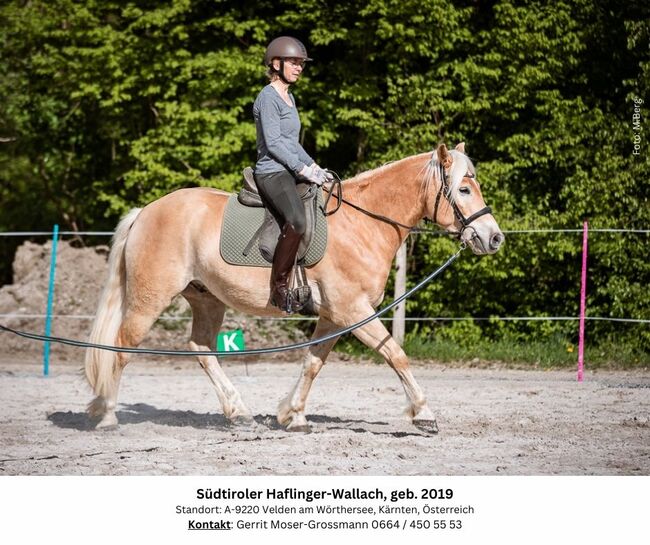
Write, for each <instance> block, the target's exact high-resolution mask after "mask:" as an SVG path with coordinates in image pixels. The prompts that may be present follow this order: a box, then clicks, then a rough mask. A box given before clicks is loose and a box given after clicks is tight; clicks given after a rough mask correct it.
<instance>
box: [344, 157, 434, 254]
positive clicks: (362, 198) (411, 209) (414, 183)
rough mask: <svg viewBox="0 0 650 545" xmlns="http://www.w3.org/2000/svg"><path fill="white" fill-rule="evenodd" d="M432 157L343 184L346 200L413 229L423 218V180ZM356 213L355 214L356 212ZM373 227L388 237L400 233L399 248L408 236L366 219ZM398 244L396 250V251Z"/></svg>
mask: <svg viewBox="0 0 650 545" xmlns="http://www.w3.org/2000/svg"><path fill="white" fill-rule="evenodd" d="M430 158H431V153H423V154H420V155H414V156H412V157H407V158H406V159H402V160H401V161H396V162H395V163H391V164H388V165H385V166H383V167H381V168H379V169H376V170H373V171H370V172H368V173H364V174H362V175H360V176H358V177H356V178H353V179H352V180H350V181H349V182H346V183H345V186H344V187H345V189H344V195H345V197H346V199H348V200H350V201H351V202H353V203H354V204H356V205H358V206H361V207H362V208H364V209H366V210H368V211H370V212H373V213H374V214H378V215H382V216H385V217H387V218H390V219H391V220H393V221H395V222H398V223H401V224H402V225H408V226H415V225H416V224H417V223H418V222H419V221H420V220H421V219H422V217H423V216H424V198H423V188H424V177H425V176H426V174H427V168H426V166H427V164H428V161H429V160H430ZM357 213H358V212H357ZM366 218H367V220H368V221H370V222H372V223H373V227H374V228H376V229H378V230H381V231H383V232H385V233H387V234H391V233H392V234H393V237H392V238H395V237H394V234H395V233H396V232H399V233H400V235H401V237H400V240H399V244H401V243H402V241H403V239H404V238H406V235H408V230H407V229H405V228H400V229H399V230H397V229H396V227H395V226H394V225H391V224H390V223H389V222H382V221H380V220H377V219H373V218H370V217H368V216H366ZM399 244H398V245H397V247H399Z"/></svg>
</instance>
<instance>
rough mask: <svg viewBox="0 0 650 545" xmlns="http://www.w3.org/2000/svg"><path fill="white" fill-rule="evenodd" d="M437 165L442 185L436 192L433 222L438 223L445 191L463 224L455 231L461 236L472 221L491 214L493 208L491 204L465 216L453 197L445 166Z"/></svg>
mask: <svg viewBox="0 0 650 545" xmlns="http://www.w3.org/2000/svg"><path fill="white" fill-rule="evenodd" d="M431 161H433V158H432V159H431ZM437 167H438V173H439V174H440V187H439V188H438V193H437V194H436V204H435V205H434V207H433V217H432V218H431V219H432V221H433V223H438V221H437V220H438V207H439V206H440V197H441V195H442V193H443V191H444V192H445V193H446V194H447V202H448V203H449V205H450V206H451V209H452V210H453V211H454V217H455V218H456V220H457V221H458V223H460V225H461V228H460V231H458V232H454V234H455V235H457V236H458V237H460V236H461V235H462V234H463V231H464V230H465V229H467V227H469V225H470V223H472V222H473V221H474V220H476V219H478V218H480V217H481V216H485V215H486V214H491V213H492V208H490V207H489V206H484V207H483V208H481V209H480V210H479V211H478V212H474V213H473V214H472V215H471V216H469V217H468V218H467V217H465V215H464V214H463V212H462V211H461V209H460V208H459V207H458V204H457V203H456V200H455V199H452V198H451V186H450V184H449V178H448V177H447V173H446V172H445V168H444V167H443V166H442V164H441V163H438V164H437Z"/></svg>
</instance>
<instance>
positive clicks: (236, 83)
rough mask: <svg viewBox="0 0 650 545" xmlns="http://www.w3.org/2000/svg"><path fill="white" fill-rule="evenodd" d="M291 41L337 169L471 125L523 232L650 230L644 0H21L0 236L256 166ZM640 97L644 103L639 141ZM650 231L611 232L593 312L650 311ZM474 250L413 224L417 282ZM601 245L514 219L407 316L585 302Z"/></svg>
mask: <svg viewBox="0 0 650 545" xmlns="http://www.w3.org/2000/svg"><path fill="white" fill-rule="evenodd" d="M281 34H291V35H294V36H297V37H298V38H300V39H302V40H303V41H304V42H305V43H306V44H307V46H308V48H309V52H310V56H312V57H314V58H315V59H316V60H315V62H314V63H311V64H310V65H309V67H308V69H307V70H306V71H305V73H304V75H303V78H302V80H301V82H300V83H299V84H298V85H297V86H296V87H295V89H294V93H295V95H296V98H297V101H298V103H299V105H300V112H301V116H302V121H303V129H304V130H303V136H302V137H303V142H304V145H305V147H306V148H307V150H308V151H309V152H310V153H311V154H312V155H313V156H314V157H315V158H316V159H317V161H318V162H319V163H320V164H322V165H324V166H328V167H330V168H333V169H335V170H337V171H338V172H340V173H341V174H344V175H352V174H355V173H357V172H359V171H361V170H365V169H368V168H372V167H375V166H378V165H380V164H382V163H383V162H385V161H389V160H395V159H398V158H401V157H404V156H406V155H409V154H413V153H417V152H421V151H424V150H427V149H431V148H432V147H433V146H434V145H436V144H437V143H438V142H440V141H446V142H447V143H448V144H452V145H453V144H455V143H456V142H457V141H461V140H466V141H467V149H468V152H469V153H470V155H472V157H473V158H474V160H475V162H476V164H477V165H478V175H479V180H480V181H481V184H482V188H483V193H484V195H485V196H486V198H487V200H488V202H489V204H491V205H492V207H493V209H494V210H495V215H496V217H497V219H498V221H499V222H500V224H501V227H502V228H503V229H506V230H516V229H528V228H579V227H581V225H582V222H583V221H584V220H585V219H587V220H589V222H590V225H591V226H592V227H623V228H648V226H649V225H650V207H649V206H648V197H649V190H648V188H649V184H648V176H649V175H650V153H648V149H649V147H648V146H649V144H648V138H647V126H646V125H647V122H648V121H647V119H648V114H647V112H648V111H650V110H648V107H649V104H648V102H649V100H650V96H649V93H648V91H649V88H650V54H649V50H648V40H649V39H650V23H649V19H648V17H647V10H646V9H645V8H644V4H643V3H642V2H626V3H623V4H622V5H621V3H615V2H614V1H613V0H575V1H568V0H560V1H558V2H543V1H528V2H526V1H521V0H494V1H491V2H468V1H460V2H452V1H451V0H420V1H417V2H416V1H413V0H401V1H397V0H365V1H363V2H360V1H358V0H351V1H350V2H333V1H328V0H325V1H324V0H300V1H298V0H282V1H281V2H279V3H276V2H269V1H264V0H263V1H260V2H255V3H241V2H232V1H229V0H221V1H216V0H194V1H190V0H176V1H172V0H167V1H163V2H152V1H150V0H133V1H130V2H120V1H117V0H107V1H101V2H100V1H97V0H86V1H75V0H49V1H47V2H46V1H44V0H31V1H30V2H24V1H20V0H9V1H7V2H4V3H3V5H2V7H0V48H1V51H2V54H1V55H0V97H1V100H0V104H1V106H0V138H2V141H0V182H1V183H0V210H1V211H2V214H0V229H1V230H7V229H12V230H27V229H49V228H50V226H51V224H52V223H54V222H59V223H61V224H63V225H64V226H65V227H67V228H71V229H87V228H88V229H111V228H112V227H113V226H114V225H115V222H116V220H117V219H118V217H119V215H121V214H122V213H123V212H125V211H126V210H128V209H129V208H130V207H132V206H136V205H143V204H146V203H147V202H150V201H151V200H153V199H155V198H157V197H159V196H161V195H163V194H165V193H168V192H170V191H173V190H175V189H177V188H180V187H186V186H192V185H207V186H213V187H218V188H221V189H225V190H228V191H230V190H233V189H234V188H235V187H237V185H238V184H239V180H240V175H241V174H240V173H241V170H242V168H243V167H244V166H246V165H248V164H251V163H252V162H253V161H254V159H255V134H254V132H255V131H254V125H253V122H252V115H251V107H252V103H253V100H254V98H255V96H256V94H257V93H258V92H259V89H260V88H261V87H262V86H263V85H264V84H265V77H264V68H263V67H262V65H261V62H260V61H261V58H262V55H263V52H264V48H265V45H266V44H267V43H268V41H270V39H271V38H273V37H275V36H278V35H281ZM634 99H641V100H643V101H644V103H643V105H642V107H641V111H642V115H643V123H644V131H645V132H642V133H641V134H642V143H641V153H640V154H638V155H635V154H634V153H633V150H634V148H633V138H634V132H633V130H632V114H633V111H634V102H633V101H634ZM35 211H37V213H35ZM647 244H648V237H647V235H612V234H592V235H591V237H590V254H589V256H590V261H589V279H590V281H589V282H590V283H589V290H588V292H589V298H588V309H589V314H591V315H592V316H611V317H633V318H646V319H647V318H649V317H650V314H649V313H648V309H649V308H650V304H649V303H650V296H649V295H648V293H647V288H646V286H647V285H648V284H649V283H650V267H649V265H648V262H647V261H648V260H647V257H646V255H645V254H646V253H647V252H646V251H645V248H646V247H647ZM453 248H454V244H453V243H452V242H450V241H449V240H445V239H443V238H441V237H439V236H434V235H429V236H427V235H421V236H418V237H417V238H413V240H412V241H411V251H410V256H411V257H410V260H411V277H412V278H416V277H418V276H420V274H419V273H420V272H421V271H426V270H431V269H432V268H433V267H434V266H437V265H438V264H440V263H441V262H442V261H443V260H444V259H446V258H447V257H448V256H449V254H450V253H451V252H452V250H453ZM4 251H5V250H3V252H4ZM580 251H581V237H580V234H578V233H577V234H546V235H528V234H512V235H510V236H509V237H508V240H507V242H506V245H505V246H504V248H503V249H502V250H501V251H500V252H499V253H498V254H497V255H495V256H492V257H488V258H480V259H479V258H473V257H472V258H470V257H469V256H465V257H464V258H463V259H462V260H460V261H459V262H457V264H455V265H454V267H453V270H451V271H449V272H448V273H447V274H446V276H445V278H444V280H443V281H441V282H438V283H436V284H433V285H430V286H428V287H427V288H426V290H424V291H423V292H421V293H419V294H418V295H417V296H416V297H415V298H414V299H413V300H412V301H410V302H409V304H408V312H409V314H410V315H412V316H453V317H458V316H469V315H472V316H486V317H488V316H502V315H515V316H528V315H537V316H539V315H548V316H576V315H577V313H578V298H579V278H580ZM4 261H5V262H8V260H4ZM3 274H6V270H5V271H3ZM575 332H576V323H575V322H570V321H561V322H532V323H531V322H507V323H504V322H499V321H496V320H493V321H487V322H483V321H481V322H477V323H472V322H460V323H453V324H449V323H445V325H440V324H435V325H426V323H424V324H421V325H420V326H419V327H417V328H416V329H413V330H412V331H411V332H410V334H411V335H415V334H416V333H417V334H418V335H421V336H423V337H426V336H429V335H435V336H436V338H439V339H440V340H441V342H443V340H444V342H447V341H449V342H455V343H461V345H464V346H466V347H467V349H468V350H471V347H472V346H475V345H476V343H477V342H478V339H483V338H490V339H492V340H494V341H498V340H499V339H502V338H506V337H507V338H508V339H515V340H516V339H519V340H521V339H530V338H531V337H532V338H535V339H538V340H539V341H540V342H546V341H547V340H549V339H553V338H555V337H556V336H558V335H560V336H561V337H562V338H566V339H569V341H570V342H575V335H576V333H575ZM588 335H589V339H590V341H592V342H597V343H600V344H602V345H603V346H605V345H607V344H608V343H611V342H613V341H614V340H616V341H617V342H620V343H628V344H629V345H631V346H635V347H637V348H639V349H642V350H646V351H647V350H648V347H649V346H650V331H649V330H648V328H647V325H646V326H643V325H640V326H626V325H621V324H616V323H611V322H589V324H588Z"/></svg>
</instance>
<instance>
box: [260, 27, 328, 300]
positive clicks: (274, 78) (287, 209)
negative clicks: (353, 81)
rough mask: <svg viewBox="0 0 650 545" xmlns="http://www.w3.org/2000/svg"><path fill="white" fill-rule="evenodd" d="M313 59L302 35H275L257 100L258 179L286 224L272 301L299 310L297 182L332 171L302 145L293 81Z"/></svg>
mask: <svg viewBox="0 0 650 545" xmlns="http://www.w3.org/2000/svg"><path fill="white" fill-rule="evenodd" d="M310 60H312V59H310V58H309V57H308V56H307V49H305V46H304V45H303V44H302V42H300V41H299V40H297V39H295V38H292V37H290V36H281V37H279V38H276V39H275V40H273V41H272V42H271V43H270V44H269V46H268V47H267V49H266V54H265V55H264V64H265V66H267V68H268V70H267V76H268V78H269V80H270V83H269V84H268V85H267V86H266V87H264V88H263V89H262V91H261V92H260V94H259V95H257V98H256V99H255V104H254V105H253V116H254V118H255V127H256V130H257V163H256V164H255V181H256V182H257V187H258V189H259V192H260V195H261V196H262V199H263V200H264V203H265V205H266V206H267V207H268V208H269V209H270V211H271V212H272V213H273V215H274V216H275V217H276V219H277V220H278V222H279V224H280V227H281V234H280V239H279V241H278V244H277V246H276V249H275V254H274V256H273V266H272V268H271V290H272V291H271V303H272V304H273V305H275V306H276V307H278V308H280V309H281V310H284V311H286V312H296V311H297V310H300V308H299V306H297V303H294V302H292V297H291V290H290V289H289V278H290V275H291V269H292V268H293V265H294V263H295V259H296V254H297V253H298V247H299V245H300V240H301V238H302V236H303V234H304V233H305V229H306V219H305V210H304V208H303V204H302V201H301V199H300V196H299V195H298V190H297V188H296V182H297V180H298V179H301V180H306V181H308V182H311V183H315V184H318V185H322V183H323V182H325V181H326V180H327V179H328V173H326V172H325V171H324V170H323V169H321V168H320V167H319V166H318V165H317V164H316V162H315V161H314V160H313V159H312V158H311V157H310V156H309V155H308V154H307V152H306V151H305V150H304V149H303V147H302V146H301V145H300V142H299V136H300V118H299V117H298V111H297V110H296V102H295V100H294V98H293V95H292V94H291V93H290V92H289V86H290V85H291V84H292V83H295V82H296V81H298V79H299V78H300V75H301V73H302V70H303V68H304V66H305V63H306V62H307V61H310Z"/></svg>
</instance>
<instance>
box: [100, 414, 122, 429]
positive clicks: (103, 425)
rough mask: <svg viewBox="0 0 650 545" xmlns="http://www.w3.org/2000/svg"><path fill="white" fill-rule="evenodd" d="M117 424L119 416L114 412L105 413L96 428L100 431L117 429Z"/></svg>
mask: <svg viewBox="0 0 650 545" xmlns="http://www.w3.org/2000/svg"><path fill="white" fill-rule="evenodd" d="M117 424H118V422H117V417H116V416H115V414H114V413H111V414H105V415H104V416H103V418H102V419H101V420H100V421H99V422H98V424H97V425H96V426H95V429H96V430H98V431H114V430H116V429H117Z"/></svg>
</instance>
